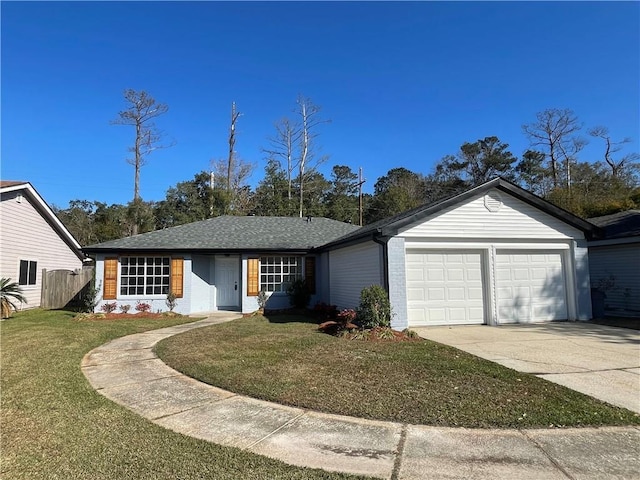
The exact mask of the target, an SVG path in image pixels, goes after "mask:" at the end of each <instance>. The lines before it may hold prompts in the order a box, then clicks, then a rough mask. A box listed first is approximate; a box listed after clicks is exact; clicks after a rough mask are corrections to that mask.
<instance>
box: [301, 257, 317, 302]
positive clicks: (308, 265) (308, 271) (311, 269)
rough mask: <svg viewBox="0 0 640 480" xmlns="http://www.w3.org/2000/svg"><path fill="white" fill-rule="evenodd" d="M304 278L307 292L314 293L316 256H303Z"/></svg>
mask: <svg viewBox="0 0 640 480" xmlns="http://www.w3.org/2000/svg"><path fill="white" fill-rule="evenodd" d="M304 280H305V282H306V283H307V288H308V289H309V293H311V294H315V293H316V257H304Z"/></svg>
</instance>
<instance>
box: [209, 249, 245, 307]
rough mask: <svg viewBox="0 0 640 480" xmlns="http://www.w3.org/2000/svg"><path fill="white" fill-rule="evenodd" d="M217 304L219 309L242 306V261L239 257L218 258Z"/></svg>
mask: <svg viewBox="0 0 640 480" xmlns="http://www.w3.org/2000/svg"><path fill="white" fill-rule="evenodd" d="M215 270H216V304H217V306H218V309H235V308H238V307H239V306H240V260H239V258H238V257H234V256H229V257H216V265H215Z"/></svg>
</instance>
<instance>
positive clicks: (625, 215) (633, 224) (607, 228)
mask: <svg viewBox="0 0 640 480" xmlns="http://www.w3.org/2000/svg"><path fill="white" fill-rule="evenodd" d="M588 220H589V221H590V222H591V223H593V224H594V225H597V226H598V227H600V228H602V229H603V230H604V235H605V238H625V237H636V236H640V210H627V211H626V212H618V213H613V214H611V215H603V216H602V217H594V218H589V219H588Z"/></svg>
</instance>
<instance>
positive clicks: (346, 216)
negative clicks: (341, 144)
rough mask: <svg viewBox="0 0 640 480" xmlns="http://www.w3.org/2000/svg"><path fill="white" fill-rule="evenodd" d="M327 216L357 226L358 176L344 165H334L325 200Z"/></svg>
mask: <svg viewBox="0 0 640 480" xmlns="http://www.w3.org/2000/svg"><path fill="white" fill-rule="evenodd" d="M325 203H326V207H327V208H326V211H327V216H328V217H329V218H333V219H334V220H341V221H343V222H350V223H353V224H358V221H359V210H358V209H359V207H358V175H357V174H356V173H354V172H353V171H351V168H349V167H348V166H346V165H335V166H334V167H333V169H332V171H331V183H330V187H329V191H328V193H327V195H326V199H325Z"/></svg>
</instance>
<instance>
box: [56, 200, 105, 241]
mask: <svg viewBox="0 0 640 480" xmlns="http://www.w3.org/2000/svg"><path fill="white" fill-rule="evenodd" d="M52 209H53V211H54V213H55V214H56V216H57V217H58V219H59V220H60V221H61V222H62V223H63V224H64V226H65V227H67V229H68V230H69V232H71V235H73V236H74V238H75V239H76V240H77V241H78V243H80V245H85V246H86V245H91V244H93V243H96V242H97V241H98V238H97V236H96V232H95V211H96V205H95V203H94V202H90V201H89V200H71V201H70V202H69V207H68V208H66V209H64V210H63V209H60V208H58V207H55V206H54V207H53V208H52Z"/></svg>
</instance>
